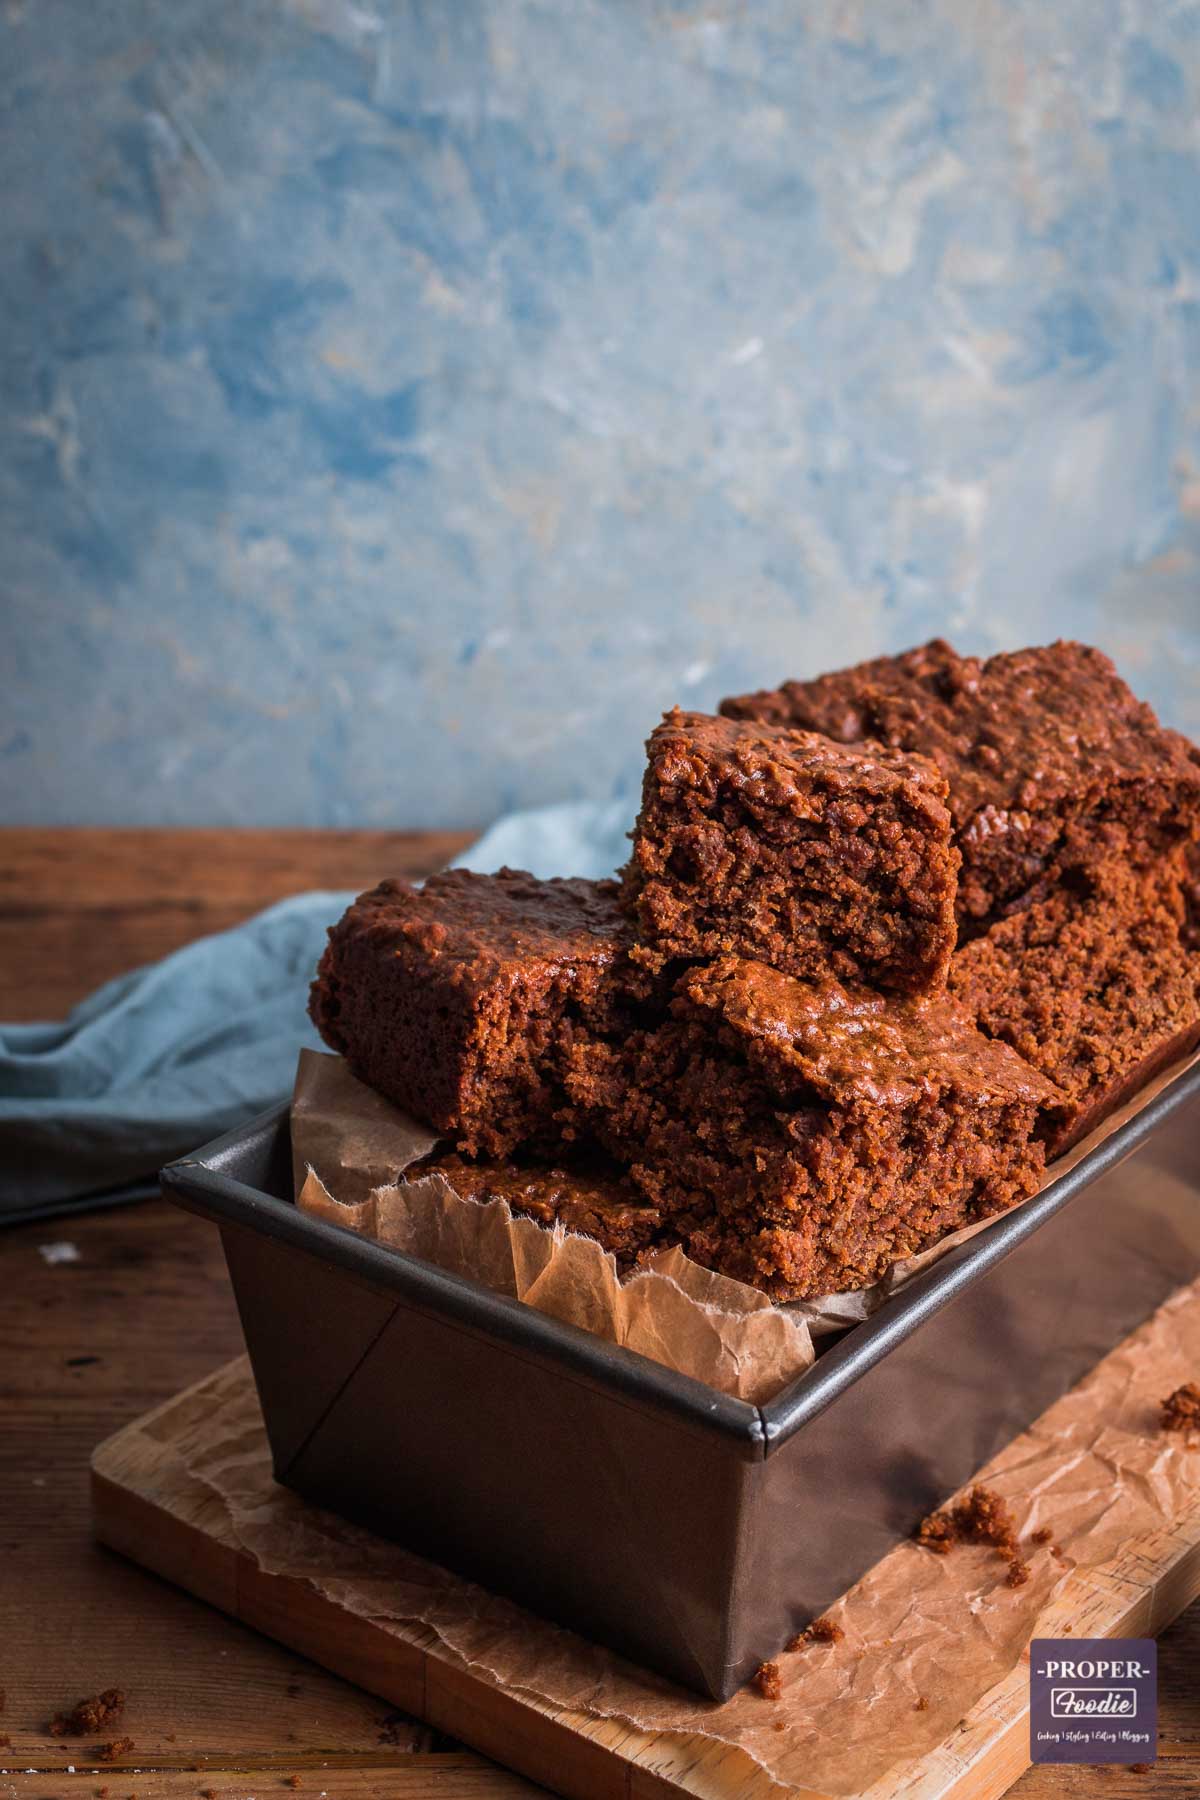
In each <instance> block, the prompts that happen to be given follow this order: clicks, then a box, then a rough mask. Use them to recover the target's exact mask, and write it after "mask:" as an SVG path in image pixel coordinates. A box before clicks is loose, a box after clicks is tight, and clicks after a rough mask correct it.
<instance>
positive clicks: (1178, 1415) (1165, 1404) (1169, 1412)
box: [1129, 1381, 1200, 1769]
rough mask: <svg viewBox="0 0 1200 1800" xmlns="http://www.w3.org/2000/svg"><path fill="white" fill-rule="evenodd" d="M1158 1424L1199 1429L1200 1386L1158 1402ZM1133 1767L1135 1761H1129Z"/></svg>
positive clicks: (1168, 1428)
mask: <svg viewBox="0 0 1200 1800" xmlns="http://www.w3.org/2000/svg"><path fill="white" fill-rule="evenodd" d="M1159 1412H1160V1415H1161V1416H1160V1418H1159V1426H1160V1429H1161V1430H1163V1431H1197V1430H1200V1387H1198V1386H1197V1385H1196V1383H1195V1382H1194V1381H1185V1382H1184V1384H1183V1386H1182V1387H1177V1388H1176V1389H1175V1392H1174V1393H1173V1394H1168V1395H1167V1397H1166V1399H1165V1400H1163V1401H1160V1403H1159ZM1129 1766H1130V1768H1131V1769H1135V1768H1136V1767H1137V1764H1136V1763H1130V1765H1129Z"/></svg>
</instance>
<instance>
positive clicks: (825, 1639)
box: [784, 1618, 846, 1650]
mask: <svg viewBox="0 0 1200 1800" xmlns="http://www.w3.org/2000/svg"><path fill="white" fill-rule="evenodd" d="M845 1635H846V1634H845V1632H844V1631H843V1630H842V1628H841V1626H840V1625H839V1624H837V1623H836V1621H835V1620H833V1619H824V1618H821V1619H814V1620H813V1621H812V1623H811V1624H809V1625H806V1626H805V1627H804V1630H803V1631H798V1632H797V1633H796V1635H795V1637H792V1638H789V1639H788V1641H787V1643H786V1645H785V1646H784V1648H785V1649H787V1650H803V1649H804V1646H805V1645H806V1644H840V1643H841V1641H842V1639H843V1638H844V1637H845Z"/></svg>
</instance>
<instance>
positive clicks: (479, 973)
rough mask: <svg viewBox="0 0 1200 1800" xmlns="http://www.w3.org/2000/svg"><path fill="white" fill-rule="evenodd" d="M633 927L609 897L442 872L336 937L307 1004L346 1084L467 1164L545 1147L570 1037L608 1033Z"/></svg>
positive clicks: (374, 899)
mask: <svg viewBox="0 0 1200 1800" xmlns="http://www.w3.org/2000/svg"><path fill="white" fill-rule="evenodd" d="M628 941H629V926H628V923H627V921H626V920H625V919H624V917H623V915H622V913H621V911H620V908H619V906H618V904H617V889H616V885H615V883H613V882H594V881H538V880H536V879H535V878H534V877H533V876H532V875H527V874H525V873H524V872H523V871H521V870H517V869H502V870H501V871H500V872H499V874H496V875H475V874H472V873H469V872H468V871H467V870H465V869H451V870H448V871H446V872H445V873H444V874H440V875H434V876H431V877H430V879H429V880H428V881H427V882H426V883H425V885H424V887H421V888H415V887H411V886H410V885H409V884H408V883H407V882H403V881H385V882H383V883H382V885H381V886H379V887H377V888H374V889H373V890H372V891H371V892H370V893H366V894H362V895H360V896H359V898H358V899H357V900H356V901H355V902H354V904H353V905H352V906H351V907H350V908H349V910H348V911H347V912H346V914H345V915H344V917H343V918H342V919H341V920H340V922H339V923H338V924H337V925H335V926H334V927H333V929H332V930H331V932H330V934H329V943H328V946H327V947H326V950H325V954H324V956H323V957H322V959H321V964H320V967H319V969H318V971H317V979H316V981H315V982H314V984H313V988H312V994H311V998H310V1002H309V1011H310V1013H311V1015H312V1019H313V1022H314V1024H315V1025H316V1027H317V1029H318V1031H319V1032H320V1033H321V1036H322V1037H323V1038H324V1039H325V1042H326V1043H327V1044H328V1045H329V1046H330V1048H331V1049H333V1050H337V1051H339V1052H340V1053H341V1054H342V1055H343V1056H344V1057H345V1058H346V1060H347V1062H348V1063H349V1064H350V1067H351V1068H352V1069H353V1071H354V1073H355V1074H356V1075H357V1076H359V1078H360V1079H361V1080H363V1081H365V1082H367V1083H368V1084H369V1085H370V1086H371V1087H373V1088H376V1089H377V1090H378V1091H379V1092H380V1093H381V1094H385V1095H386V1096H387V1098H388V1099H389V1100H394V1101H395V1102H396V1104H397V1105H398V1106H401V1107H403V1108H404V1109H405V1111H406V1112H409V1113H412V1114H413V1116H414V1117H415V1118H418V1119H421V1120H423V1121H424V1122H425V1123H426V1124H428V1125H431V1126H432V1127H433V1128H434V1129H435V1130H437V1131H442V1132H445V1133H446V1134H447V1136H449V1137H450V1138H452V1139H453V1140H454V1141H455V1142H456V1143H457V1144H458V1145H459V1146H460V1148H462V1149H465V1150H466V1151H468V1152H469V1153H471V1154H473V1155H474V1154H477V1153H479V1152H484V1153H487V1154H489V1155H493V1156H507V1155H508V1154H509V1153H510V1151H512V1150H513V1149H514V1148H515V1147H516V1146H517V1145H518V1144H522V1143H525V1142H527V1141H529V1140H532V1139H538V1138H550V1137H551V1136H552V1126H553V1120H554V1113H555V1110H556V1108H557V1107H558V1106H559V1105H561V1103H562V1094H561V1090H560V1089H559V1088H558V1086H557V1084H556V1078H555V1070H556V1067H557V1059H558V1053H559V1043H560V1038H561V1035H562V1033H563V1032H564V1030H566V1029H567V1028H568V1026H570V1027H572V1028H576V1027H577V1026H578V1024H579V1022H580V1021H586V1022H590V1023H591V1024H593V1025H594V1026H595V1028H596V1029H615V1028H616V1025H617V1022H618V1017H619V1014H620V1009H621V1007H622V1005H623V1004H625V1001H626V999H627V996H628V993H629V992H630V991H631V989H632V986H633V972H632V971H629V974H630V982H629V985H628V987H627V986H625V985H623V984H622V981H621V979H620V971H622V970H624V969H625V949H626V946H627V944H628Z"/></svg>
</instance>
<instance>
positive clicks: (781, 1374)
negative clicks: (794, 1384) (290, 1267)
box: [292, 1050, 814, 1404]
mask: <svg viewBox="0 0 1200 1800" xmlns="http://www.w3.org/2000/svg"><path fill="white" fill-rule="evenodd" d="M435 1141H436V1140H435V1138H434V1137H433V1135H432V1134H431V1133H430V1132H428V1131H426V1130H425V1129H424V1127H422V1126H419V1125H416V1124H414V1122H413V1121H412V1120H411V1119H410V1118H408V1117H407V1115H406V1114H404V1113H402V1112H401V1111H400V1110H399V1109H398V1108H397V1107H394V1106H392V1105H391V1104H390V1103H389V1102H388V1101H386V1100H383V1099H381V1098H380V1096H379V1095H378V1094H376V1093H374V1092H373V1091H372V1090H371V1089H370V1088H368V1087H365V1086H364V1085H363V1083H362V1082H360V1081H357V1080H355V1078H354V1076H353V1075H352V1074H351V1073H350V1071H349V1070H348V1069H347V1068H346V1066H345V1064H344V1063H343V1062H342V1061H341V1059H340V1058H338V1057H335V1056H323V1055H320V1054H319V1053H317V1052H316V1051H311V1050H305V1051H302V1052H301V1056H300V1064H299V1068H298V1070H297V1074H296V1090H295V1093H294V1095H293V1098H292V1158H293V1164H294V1170H295V1176H296V1182H297V1204H298V1205H299V1206H300V1208H301V1209H302V1210H303V1211H304V1212H307V1213H311V1214H312V1215H313V1216H314V1217H316V1218H320V1219H325V1220H328V1221H329V1222H330V1223H332V1224H335V1225H343V1226H346V1227H348V1228H349V1229H350V1230H352V1231H361V1232H363V1233H365V1234H366V1236H368V1237H372V1238H375V1239H376V1240H377V1241H378V1242H379V1243H382V1244H389V1245H391V1246H392V1248H394V1249H396V1250H403V1251H406V1252H407V1253H408V1254H409V1255H411V1256H418V1257H421V1258H422V1259H423V1260H424V1261H426V1262H432V1263H436V1264H437V1266H438V1267H439V1268H442V1269H447V1270H449V1271H450V1273H451V1274H454V1275H465V1276H467V1277H468V1278H469V1279H471V1280H474V1281H480V1282H482V1283H483V1284H484V1286H485V1287H489V1288H492V1289H493V1290H494V1291H495V1292H496V1293H499V1294H506V1295H508V1296H509V1298H510V1299H513V1300H521V1301H524V1303H525V1304H526V1305H527V1306H533V1307H536V1308H537V1310H538V1311H539V1312H544V1313H549V1314H550V1315H551V1317H553V1318H556V1319H561V1320H564V1321H565V1322H566V1323H567V1324H570V1325H577V1326H580V1327H581V1328H582V1329H583V1330H585V1331H591V1332H595V1333H596V1334H597V1335H598V1336H599V1337H603V1338H607V1339H608V1340H609V1341H610V1342H611V1343H614V1344H622V1345H624V1346H625V1348H626V1349H629V1350H636V1351H637V1352H638V1353H639V1354H640V1355H642V1356H648V1357H650V1358H651V1359H652V1360H653V1361H655V1362H658V1363H662V1364H664V1365H665V1366H666V1367H667V1368H668V1369H676V1370H678V1371H680V1372H681V1373H682V1374H685V1375H692V1376H694V1377H695V1378H696V1379H697V1380H698V1381H704V1382H707V1383H708V1384H709V1386H711V1387H715V1388H719V1389H720V1391H721V1392H722V1393H725V1394H733V1395H736V1396H737V1397H738V1398H739V1399H742V1400H748V1401H750V1402H751V1403H752V1404H757V1403H759V1402H761V1401H764V1400H767V1399H769V1398H770V1396H771V1395H772V1394H776V1393H778V1392H779V1390H780V1389H781V1388H783V1387H786V1386H787V1384H788V1382H789V1381H792V1380H794V1379H795V1377H796V1376H797V1375H799V1374H802V1373H803V1371H804V1370H805V1369H807V1368H808V1367H810V1365H811V1364H812V1362H813V1355H814V1353H813V1345H812V1338H811V1336H810V1334H809V1330H808V1326H807V1324H806V1323H805V1321H804V1320H803V1319H796V1318H793V1317H791V1316H789V1314H788V1313H787V1311H786V1310H785V1309H783V1308H780V1307H778V1306H773V1305H772V1304H771V1302H770V1300H768V1299H767V1297H766V1295H765V1294H761V1293H759V1291H758V1290H757V1288H752V1287H747V1286H746V1285H745V1283H744V1282H740V1281H731V1280H729V1278H728V1277H727V1276H724V1275H714V1274H713V1273H712V1271H711V1270H709V1269H702V1268H701V1267H700V1266H699V1264H698V1263H694V1262H692V1261H691V1260H690V1259H689V1258H688V1257H686V1256H685V1255H684V1254H683V1252H682V1251H681V1250H678V1249H671V1250H664V1251H661V1252H659V1253H658V1254H656V1255H654V1256H652V1257H650V1258H649V1259H648V1260H647V1262H646V1264H645V1266H644V1267H643V1268H641V1269H639V1270H638V1271H637V1272H635V1273H633V1274H630V1275H627V1276H625V1277H622V1276H621V1275H620V1274H619V1273H618V1270H617V1265H616V1260H615V1258H614V1257H613V1256H611V1255H610V1254H609V1252H608V1251H606V1250H602V1249H601V1247H600V1245H599V1244H597V1243H596V1242H595V1241H594V1239H592V1238H587V1237H581V1236H579V1235H578V1234H577V1233H574V1232H567V1231H564V1230H563V1228H562V1227H561V1226H559V1225H555V1226H553V1227H546V1226H543V1225H539V1224H538V1223H537V1222H536V1220H534V1219H527V1218H521V1217H517V1216H514V1214H513V1213H512V1212H511V1211H510V1209H509V1206H508V1204H507V1202H506V1201H504V1200H491V1201H488V1202H487V1203H486V1204H481V1203H480V1202H479V1201H477V1200H471V1199H464V1198H463V1196H462V1195H461V1194H458V1193H456V1192H455V1191H454V1189H453V1188H452V1187H451V1186H450V1184H449V1182H448V1181H446V1179H445V1177H444V1176H441V1175H438V1174H436V1173H434V1174H430V1175H426V1176H423V1177H421V1178H420V1179H418V1180H414V1181H409V1182H404V1183H402V1184H400V1185H396V1178H397V1176H398V1175H400V1173H401V1172H402V1171H403V1170H404V1169H406V1168H408V1167H409V1165H410V1164H411V1163H414V1162H416V1161H418V1160H419V1158H421V1157H422V1156H426V1155H428V1153H429V1151H430V1150H431V1149H432V1148H433V1145H434V1143H435Z"/></svg>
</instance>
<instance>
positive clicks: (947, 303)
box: [0, 0, 1200, 825]
mask: <svg viewBox="0 0 1200 1800" xmlns="http://www.w3.org/2000/svg"><path fill="white" fill-rule="evenodd" d="M1198 101H1200V6H1197V5H1192V4H1179V3H1173V4H1169V5H1168V4H1162V3H1161V0H1158V3H1155V0H1053V3H1051V0H1009V3H1004V0H991V3H990V4H989V3H985V0H978V3H977V4H976V3H972V0H870V3H868V0H813V3H812V4H808V5H805V6H802V7H801V6H797V5H796V4H795V0H781V3H778V4H770V3H763V4H759V3H756V4H754V5H746V4H744V3H739V0H703V3H700V0H697V3H696V4H691V5H684V4H678V5H668V4H663V3H658V4H653V3H651V0H572V3H571V4H562V3H561V0H476V3H466V0H432V3H431V4H429V5H420V4H410V5H402V4H399V3H398V0H397V3H394V4H385V3H384V0H354V3H351V0H270V3H268V0H157V3H153V0H88V4H86V5H81V4H79V0H5V4H4V5H3V6H0V179H2V182H3V195H4V199H3V208H4V211H3V221H4V224H3V231H2V232H0V383H2V390H3V404H2V406H0V433H2V436H3V443H2V446H0V534H2V535H0V571H2V573H0V589H2V592H3V606H4V615H5V631H4V638H5V643H6V646H7V655H6V667H7V677H6V682H5V702H4V708H3V717H2V719H0V792H2V799H0V811H2V814H3V816H4V817H5V818H7V819H8V820H10V821H15V820H47V821H76V820H107V821H114V822H122V821H149V822H167V823H171V822H202V821H215V822H220V821H229V822H265V823H290V822H297V823H301V822H308V823H320V824H343V823H370V824H397V825H400V824H411V825H432V824H436V823H443V822H445V823H459V824H472V823H475V822H479V821H483V820H486V819H487V818H489V817H491V816H492V815H494V814H495V813H497V812H498V811H500V810H501V809H503V808H505V807H507V806H509V805H512V804H528V803H533V802H536V801H540V800H545V799H551V798H565V797H569V796H571V795H575V794H592V795H600V796H602V795H606V794H609V793H612V792H615V791H619V790H620V789H621V788H622V786H623V785H628V784H629V783H630V782H631V780H632V779H634V778H635V777H636V770H637V763H638V754H639V752H638V746H639V741H640V739H641V737H642V736H643V735H644V733H645V730H646V729H647V727H648V726H649V725H650V724H651V723H652V722H653V720H654V718H655V717H656V715H657V713H658V711H659V709H660V708H661V707H662V706H663V705H665V704H667V703H669V702H671V701H673V700H676V699H680V700H684V701H686V702H690V703H692V704H697V705H705V704H709V703H711V702H712V701H714V700H715V698H716V697H717V696H718V695H719V694H720V693H721V692H724V691H728V690H730V689H739V688H743V687H746V686H748V685H751V684H754V685H758V684H760V683H762V682H764V681H768V680H774V679H776V678H778V677H781V676H784V675H786V674H788V673H802V672H806V671H812V670H815V669H817V668H819V667H822V666H827V665H830V664H836V663H838V662H842V661H845V660H848V659H851V658H854V657H857V656H859V655H862V654H867V653H871V652H875V651H877V650H879V649H882V648H885V647H893V648H898V647H901V646H902V645H904V644H906V643H909V642H912V641H914V640H918V639H920V638H922V637H925V636H928V635H929V634H931V633H932V632H934V631H936V630H943V631H945V632H946V633H947V634H948V635H951V636H953V637H954V638H955V639H956V640H957V641H959V642H960V643H961V644H962V645H964V646H965V647H968V648H977V649H982V648H988V647H995V646H1004V645H1011V644H1016V643H1020V642H1024V641H1035V642H1036V641H1042V640H1045V639H1046V638H1048V637H1052V636H1055V635H1058V634H1060V633H1066V634H1073V635H1077V636H1083V637H1089V638H1092V639H1094V640H1096V641H1099V642H1101V643H1103V644H1104V645H1106V646H1107V647H1108V648H1109V649H1110V650H1111V651H1113V652H1114V653H1115V654H1116V655H1117V657H1118V658H1119V660H1120V661H1121V662H1122V664H1123V666H1124V668H1125V670H1126V672H1127V674H1128V675H1129V676H1130V678H1131V679H1132V680H1133V681H1134V683H1135V685H1136V686H1138V687H1139V688H1140V689H1142V690H1143V691H1145V692H1146V693H1147V694H1148V695H1149V696H1150V697H1151V698H1152V699H1153V700H1154V701H1155V702H1156V703H1157V704H1158V705H1159V706H1160V708H1161V710H1162V711H1163V712H1164V713H1165V714H1166V715H1167V716H1168V717H1169V718H1170V719H1172V720H1173V721H1174V722H1175V723H1178V724H1180V725H1182V726H1184V727H1185V728H1187V729H1190V730H1192V731H1193V732H1200V602H1198V599H1197V594H1198V592H1200V589H1198V587H1197V566H1198V565H1197V558H1198V556H1200V375H1198V366H1200V365H1198V354H1200V139H1198V138H1197V132H1196V118H1197V105H1198Z"/></svg>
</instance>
